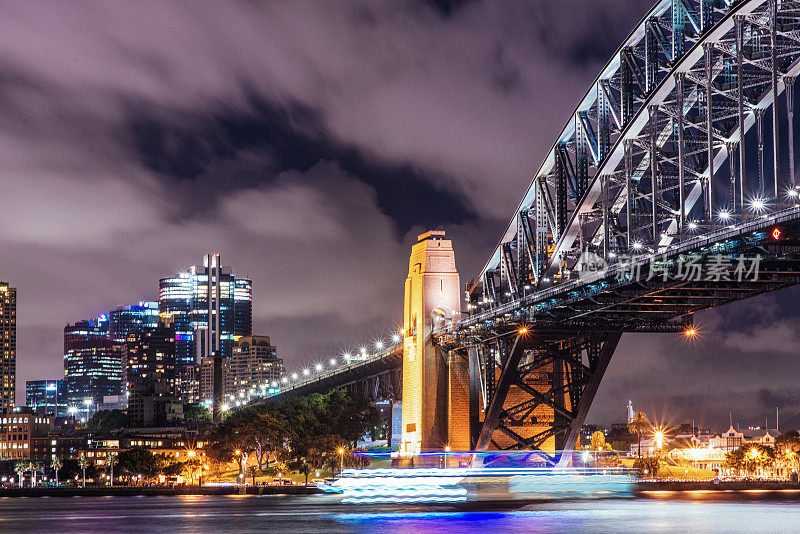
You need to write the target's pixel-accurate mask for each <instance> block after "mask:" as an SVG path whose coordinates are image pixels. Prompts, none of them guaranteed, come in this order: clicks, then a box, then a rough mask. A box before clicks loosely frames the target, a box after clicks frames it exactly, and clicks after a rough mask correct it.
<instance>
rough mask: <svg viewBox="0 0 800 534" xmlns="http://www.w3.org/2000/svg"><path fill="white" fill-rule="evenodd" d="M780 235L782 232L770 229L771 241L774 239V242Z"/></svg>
mask: <svg viewBox="0 0 800 534" xmlns="http://www.w3.org/2000/svg"><path fill="white" fill-rule="evenodd" d="M781 234H783V232H781V229H780V228H773V229H772V239H774V240H775V241H777V240H778V239H780V238H781Z"/></svg>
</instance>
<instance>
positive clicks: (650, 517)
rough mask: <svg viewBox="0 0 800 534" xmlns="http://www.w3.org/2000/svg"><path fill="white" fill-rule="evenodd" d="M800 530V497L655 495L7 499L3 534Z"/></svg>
mask: <svg viewBox="0 0 800 534" xmlns="http://www.w3.org/2000/svg"><path fill="white" fill-rule="evenodd" d="M689 531H691V532H693V533H705V532H709V533H711V532H728V533H730V532H771V533H782V532H787V533H788V532H798V531H800V493H798V492H730V493H717V492H715V493H709V492H686V493H673V492H654V493H650V494H648V495H647V496H646V497H630V498H612V499H585V500H581V499H575V500H559V501H540V502H536V503H532V504H531V503H529V504H525V505H523V506H514V507H513V508H508V507H506V508H503V507H496V506H495V507H483V508H481V507H480V506H479V505H475V504H474V503H470V504H467V505H464V506H463V507H454V506H419V505H392V504H387V505H370V506H358V505H342V504H340V503H339V499H338V498H337V497H336V496H334V495H309V496H263V497H259V496H238V495H237V496H183V497H72V498H41V497H37V498H2V499H0V532H2V533H6V532H8V533H26V534H27V533H35V532H59V533H93V532H97V533H109V534H112V533H126V534H127V533H147V534H155V533H158V532H170V533H184V532H185V533H190V532H191V533H203V532H209V533H211V532H213V533H225V534H234V533H243V532H269V533H284V532H286V533H299V532H303V533H305V532H310V533H311V532H313V533H321V532H336V533H372V532H380V533H382V534H392V533H408V532H411V533H427V532H435V533H436V534H449V533H465V532H470V533H475V532H478V533H482V534H489V533H495V532H520V533H521V532H544V533H550V532H571V533H576V532H615V533H617V532H619V533H641V532H666V533H673V532H674V533H683V532H689Z"/></svg>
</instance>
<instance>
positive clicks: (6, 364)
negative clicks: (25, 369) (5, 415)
mask: <svg viewBox="0 0 800 534" xmlns="http://www.w3.org/2000/svg"><path fill="white" fill-rule="evenodd" d="M16 387H17V290H16V288H13V287H11V285H10V284H9V283H8V282H2V281H0V412H6V411H10V410H11V409H12V408H13V407H14V395H15V394H16Z"/></svg>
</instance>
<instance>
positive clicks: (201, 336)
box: [158, 254, 253, 404]
mask: <svg viewBox="0 0 800 534" xmlns="http://www.w3.org/2000/svg"><path fill="white" fill-rule="evenodd" d="M252 301H253V283H252V281H250V280H248V279H247V278H242V277H239V276H237V275H236V274H233V272H232V271H231V269H230V267H225V266H223V265H222V260H221V258H220V255H219V254H207V255H206V256H205V258H204V259H203V265H195V266H194V267H191V268H190V269H189V270H188V271H187V272H183V273H179V274H177V275H176V276H173V277H169V278H162V279H161V281H160V284H159V299H158V303H159V310H160V311H161V313H169V314H171V315H172V317H173V320H174V322H175V364H176V372H177V375H178V377H179V381H180V388H179V394H180V396H181V398H182V399H183V400H184V402H196V401H197V400H200V399H203V400H205V399H206V398H207V396H206V393H207V392H205V391H203V388H202V387H201V386H200V384H201V382H203V380H201V376H202V366H203V362H204V361H209V360H208V359H209V358H210V359H211V360H210V361H211V362H212V363H213V366H212V367H213V371H212V372H213V377H212V383H213V387H212V388H211V389H212V390H213V391H214V392H215V394H214V402H215V404H218V403H219V402H221V399H222V395H223V390H224V377H223V372H222V362H223V360H224V359H225V358H229V357H230V356H231V353H232V351H233V343H234V339H235V337H237V336H249V335H250V334H251V333H252V332H251V331H252V304H253V302H252ZM190 367H194V369H189V368H190Z"/></svg>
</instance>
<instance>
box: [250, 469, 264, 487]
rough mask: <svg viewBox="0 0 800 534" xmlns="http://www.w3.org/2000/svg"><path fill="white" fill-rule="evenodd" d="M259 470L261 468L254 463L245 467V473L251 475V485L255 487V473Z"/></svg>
mask: <svg viewBox="0 0 800 534" xmlns="http://www.w3.org/2000/svg"><path fill="white" fill-rule="evenodd" d="M260 472H261V469H259V468H258V467H256V466H254V465H251V466H250V467H248V468H247V474H248V475H250V476H251V477H253V487H255V485H256V475H257V474H259V473H260Z"/></svg>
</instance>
